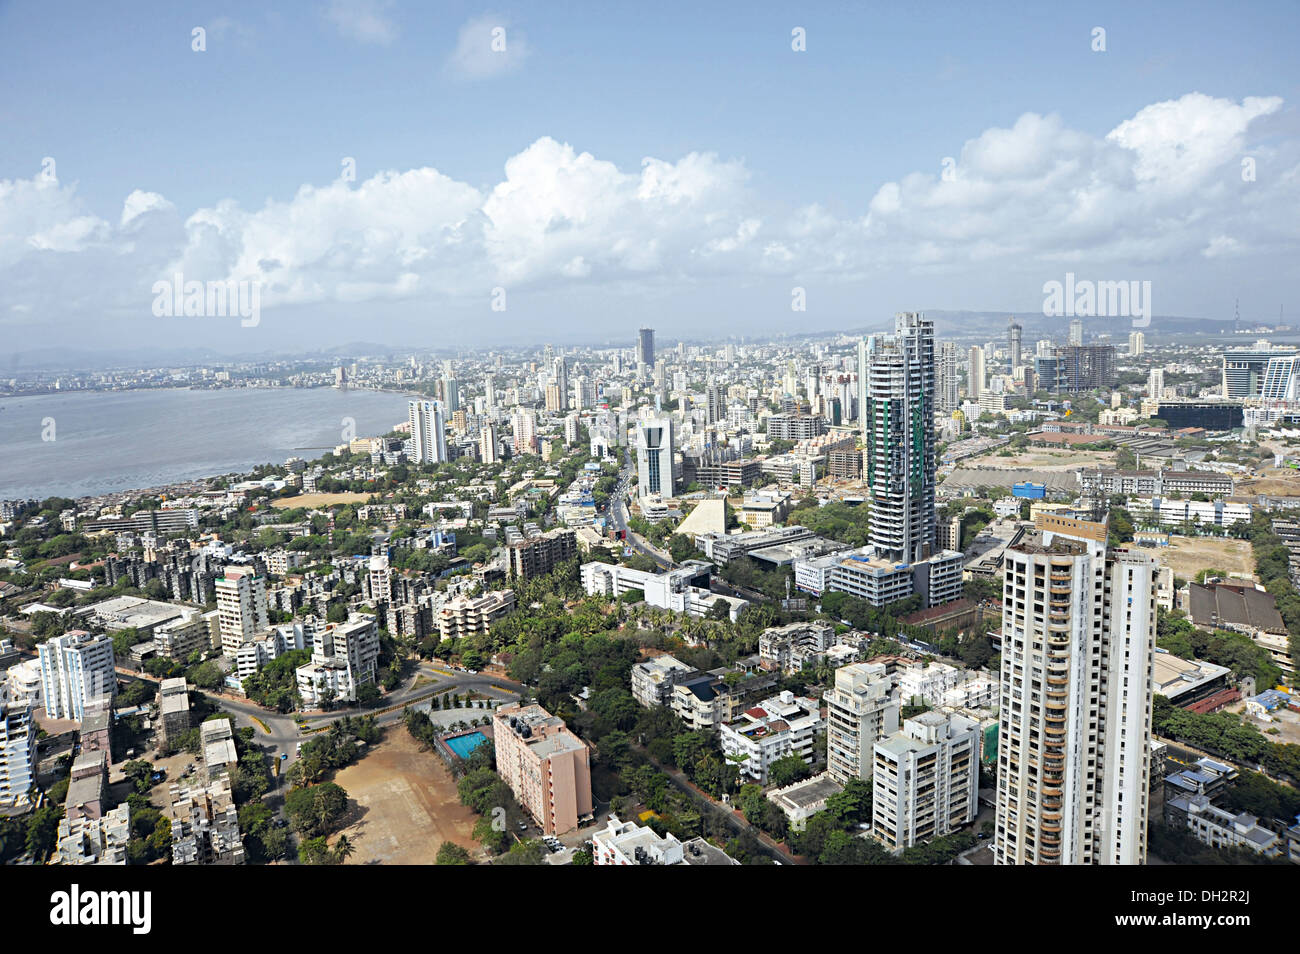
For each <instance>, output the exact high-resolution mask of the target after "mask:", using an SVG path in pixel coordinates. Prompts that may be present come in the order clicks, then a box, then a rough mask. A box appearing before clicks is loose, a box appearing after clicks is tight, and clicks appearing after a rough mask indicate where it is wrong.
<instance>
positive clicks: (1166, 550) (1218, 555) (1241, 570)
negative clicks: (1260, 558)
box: [1156, 537, 1255, 580]
mask: <svg viewBox="0 0 1300 954" xmlns="http://www.w3.org/2000/svg"><path fill="white" fill-rule="evenodd" d="M1156 555H1157V557H1158V558H1159V559H1160V560H1161V561H1163V562H1164V563H1165V564H1166V565H1168V566H1170V567H1172V568H1173V571H1174V576H1177V577H1181V578H1182V579H1184V580H1195V579H1196V574H1197V573H1199V572H1201V570H1206V569H1215V570H1222V571H1223V572H1225V573H1229V574H1236V575H1238V576H1248V577H1253V575H1254V573H1255V560H1254V557H1253V556H1252V555H1251V551H1250V544H1249V543H1248V542H1247V541H1245V540H1225V539H1220V538H1218V537H1170V538H1169V546H1167V547H1163V548H1161V549H1159V550H1157V551H1156Z"/></svg>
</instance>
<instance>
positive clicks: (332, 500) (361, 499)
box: [271, 494, 373, 510]
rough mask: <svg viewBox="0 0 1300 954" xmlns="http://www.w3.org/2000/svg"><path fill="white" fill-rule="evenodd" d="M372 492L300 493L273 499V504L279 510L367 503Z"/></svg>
mask: <svg viewBox="0 0 1300 954" xmlns="http://www.w3.org/2000/svg"><path fill="white" fill-rule="evenodd" d="M371 496H373V495H372V494H299V495H298V496H297V497H281V498H280V499H278V500H272V501H271V506H272V507H275V508H276V509H277V510H292V509H293V508H294V507H308V508H311V507H332V506H333V505H334V504H351V503H365V502H366V501H367V500H369V499H370V498H371Z"/></svg>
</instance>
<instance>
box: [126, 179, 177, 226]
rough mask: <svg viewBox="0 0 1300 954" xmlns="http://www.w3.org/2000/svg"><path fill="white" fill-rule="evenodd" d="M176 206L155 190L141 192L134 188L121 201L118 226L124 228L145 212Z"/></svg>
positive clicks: (170, 208)
mask: <svg viewBox="0 0 1300 954" xmlns="http://www.w3.org/2000/svg"><path fill="white" fill-rule="evenodd" d="M175 208H176V206H174V205H172V204H171V203H170V202H168V201H167V200H166V199H164V198H163V197H162V196H160V195H159V194H158V193H157V192H142V191H141V190H139V189H136V190H135V191H134V192H132V193H131V194H130V195H128V196H127V197H126V201H125V202H123V203H122V218H121V221H119V222H118V227H119V228H126V226H127V225H129V224H130V223H131V222H133V221H135V220H136V219H138V218H139V217H140V216H142V215H144V214H145V213H146V212H160V211H171V210H172V209H175Z"/></svg>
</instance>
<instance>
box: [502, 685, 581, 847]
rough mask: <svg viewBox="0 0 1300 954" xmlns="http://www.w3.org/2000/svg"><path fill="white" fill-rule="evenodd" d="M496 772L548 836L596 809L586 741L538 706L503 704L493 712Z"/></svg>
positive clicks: (565, 830)
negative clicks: (592, 794)
mask: <svg viewBox="0 0 1300 954" xmlns="http://www.w3.org/2000/svg"><path fill="white" fill-rule="evenodd" d="M493 742H494V743H495V745H496V756H497V772H498V773H499V774H500V775H501V777H502V778H503V779H505V780H506V784H508V785H509V786H510V788H511V790H512V791H514V793H515V797H516V798H517V799H519V801H520V803H522V804H523V806H524V808H525V809H527V810H528V813H529V814H530V815H532V816H533V818H534V819H536V821H537V823H538V824H539V825H540V826H541V828H542V831H543V832H545V833H546V834H548V835H562V834H564V833H565V832H567V831H572V830H573V829H575V828H577V827H578V820H579V819H580V818H582V816H584V815H588V814H590V813H591V763H590V759H589V757H588V749H587V744H586V743H585V742H583V741H582V740H581V739H580V738H578V737H577V736H576V735H574V734H573V733H572V732H570V731H569V730H568V729H567V728H565V726H564V720H563V719H559V718H557V717H555V716H553V715H551V714H550V713H549V712H547V711H546V710H545V709H543V708H542V707H541V706H539V705H529V706H520V705H519V704H518V703H515V704H514V705H510V706H502V707H501V708H500V709H497V711H496V714H495V715H494V716H493Z"/></svg>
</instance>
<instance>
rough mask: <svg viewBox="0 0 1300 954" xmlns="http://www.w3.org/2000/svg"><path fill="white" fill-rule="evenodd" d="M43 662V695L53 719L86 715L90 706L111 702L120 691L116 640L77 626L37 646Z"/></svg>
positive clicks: (47, 712) (47, 710) (76, 718)
mask: <svg viewBox="0 0 1300 954" xmlns="http://www.w3.org/2000/svg"><path fill="white" fill-rule="evenodd" d="M36 652H37V656H38V658H39V659H40V663H41V695H42V696H43V697H44V699H45V714H46V715H47V716H49V717H50V718H51V719H74V720H76V721H77V722H80V721H81V720H82V719H84V718H85V717H86V710H87V708H94V707H95V706H96V705H99V704H103V703H107V702H111V701H112V699H113V697H114V696H115V695H116V694H117V674H116V673H115V672H114V670H113V640H112V639H111V638H110V637H108V636H105V635H99V636H92V635H91V634H90V633H88V632H86V631H85V630H81V629H74V630H71V631H69V632H67V633H64V634H63V635H62V636H54V637H51V638H50V639H47V640H46V641H45V642H43V643H41V644H40V645H39V646H37V647H36Z"/></svg>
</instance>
